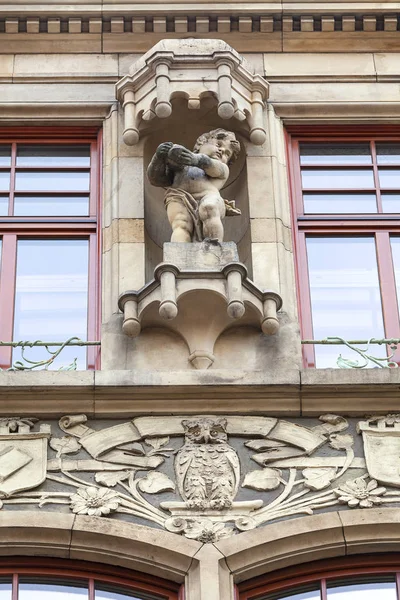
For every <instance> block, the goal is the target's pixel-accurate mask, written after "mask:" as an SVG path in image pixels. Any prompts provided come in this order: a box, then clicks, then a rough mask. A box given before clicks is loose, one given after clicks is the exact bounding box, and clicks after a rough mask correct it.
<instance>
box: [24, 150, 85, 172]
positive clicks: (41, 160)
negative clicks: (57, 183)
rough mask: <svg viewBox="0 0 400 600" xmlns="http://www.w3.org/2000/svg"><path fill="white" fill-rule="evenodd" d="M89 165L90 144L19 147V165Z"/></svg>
mask: <svg viewBox="0 0 400 600" xmlns="http://www.w3.org/2000/svg"><path fill="white" fill-rule="evenodd" d="M89 165H90V146H88V145H84V146H69V145H68V146H49V145H43V146H37V145H27V146H18V147H17V167H27V166H29V167H36V166H38V167H39V166H40V167H41V166H45V167H49V166H56V167H88V166H89Z"/></svg>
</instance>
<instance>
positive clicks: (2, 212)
mask: <svg viewBox="0 0 400 600" xmlns="http://www.w3.org/2000/svg"><path fill="white" fill-rule="evenodd" d="M7 214H8V196H0V216H2V217H4V216H7Z"/></svg>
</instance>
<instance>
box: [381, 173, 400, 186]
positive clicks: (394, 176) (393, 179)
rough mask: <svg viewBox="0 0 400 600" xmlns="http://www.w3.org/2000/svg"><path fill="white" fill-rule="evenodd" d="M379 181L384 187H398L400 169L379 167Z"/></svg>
mask: <svg viewBox="0 0 400 600" xmlns="http://www.w3.org/2000/svg"><path fill="white" fill-rule="evenodd" d="M379 181H380V184H381V187H382V188H394V189H396V188H397V189H398V187H399V184H400V170H399V169H379Z"/></svg>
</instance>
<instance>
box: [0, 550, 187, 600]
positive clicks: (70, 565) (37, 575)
mask: <svg viewBox="0 0 400 600" xmlns="http://www.w3.org/2000/svg"><path fill="white" fill-rule="evenodd" d="M179 587H180V586H179V585H178V584H175V583H173V582H169V581H166V580H164V579H159V578H156V577H150V576H145V575H143V574H141V573H136V572H132V571H127V570H125V569H119V568H112V567H111V568H110V567H106V566H104V565H96V564H91V563H83V562H75V561H62V560H55V559H21V560H20V561H17V560H14V559H1V560H0V600H178V594H179Z"/></svg>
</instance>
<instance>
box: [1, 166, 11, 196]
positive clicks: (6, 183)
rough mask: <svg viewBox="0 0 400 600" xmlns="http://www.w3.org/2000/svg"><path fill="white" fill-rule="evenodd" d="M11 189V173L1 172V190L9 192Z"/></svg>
mask: <svg viewBox="0 0 400 600" xmlns="http://www.w3.org/2000/svg"><path fill="white" fill-rule="evenodd" d="M9 189H10V171H0V190H2V191H4V192H8V190H9Z"/></svg>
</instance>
